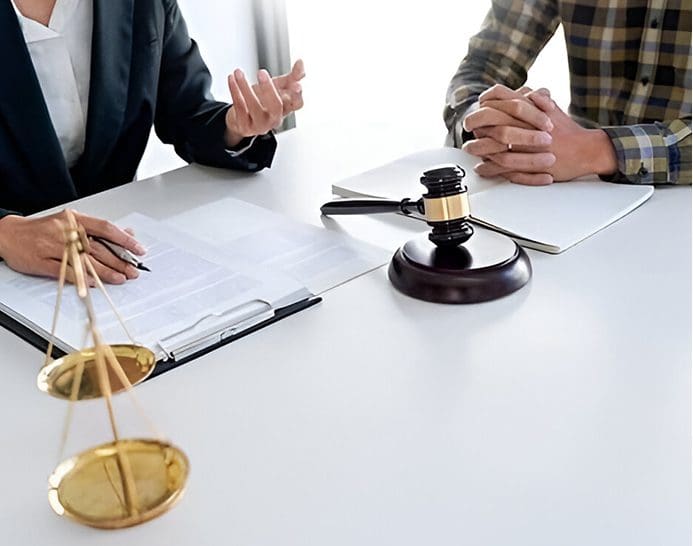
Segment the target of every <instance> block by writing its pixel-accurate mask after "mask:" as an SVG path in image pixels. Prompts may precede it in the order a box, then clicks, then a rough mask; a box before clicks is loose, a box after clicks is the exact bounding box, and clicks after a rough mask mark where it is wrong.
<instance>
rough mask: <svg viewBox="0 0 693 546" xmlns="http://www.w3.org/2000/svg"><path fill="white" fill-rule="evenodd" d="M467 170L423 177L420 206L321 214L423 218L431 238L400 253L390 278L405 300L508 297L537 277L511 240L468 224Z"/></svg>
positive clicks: (340, 208)
mask: <svg viewBox="0 0 693 546" xmlns="http://www.w3.org/2000/svg"><path fill="white" fill-rule="evenodd" d="M464 176H465V172H464V169H462V167H460V166H458V165H443V166H439V167H435V168H433V169H431V170H428V171H426V172H424V173H423V176H422V177H421V180H420V181H421V183H422V184H423V185H424V186H425V187H426V190H427V193H425V194H423V196H422V197H421V198H420V199H418V200H417V201H413V200H411V199H402V200H401V201H397V200H390V199H337V200H335V201H331V202H329V203H326V204H325V205H323V206H322V207H321V208H320V211H321V212H322V213H323V214H324V215H326V216H331V215H337V214H376V213H385V212H397V213H402V214H405V215H411V214H414V213H418V214H420V215H422V216H423V217H424V218H425V219H426V223H427V224H428V225H429V226H431V228H432V229H431V231H430V233H429V234H428V236H427V237H419V238H416V239H412V240H411V241H409V242H407V243H405V244H404V246H402V247H401V248H399V249H398V250H397V252H395V255H394V256H393V257H392V261H391V262H390V268H389V270H388V276H389V278H390V281H391V282H392V284H393V285H394V286H395V287H396V288H397V289H398V290H400V291H401V292H403V293H404V294H407V295H409V296H412V297H414V298H417V299H421V300H426V301H431V302H438V303H477V302H482V301H488V300H493V299H497V298H500V297H503V296H505V295H507V294H510V293H512V292H514V291H516V290H518V289H520V288H522V287H523V286H524V285H525V284H527V282H528V281H529V279H530V277H531V276H532V266H531V264H530V261H529V257H528V256H527V254H526V253H525V251H524V250H523V249H522V248H520V247H519V246H518V245H517V243H515V242H514V241H513V240H512V239H510V238H509V237H507V236H505V235H502V234H500V233H496V232H493V231H489V230H486V229H479V230H475V229H474V228H473V227H472V226H471V224H470V223H469V219H470V205H469V195H468V192H467V187H466V186H462V179H463V178H464Z"/></svg>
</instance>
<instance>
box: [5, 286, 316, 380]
mask: <svg viewBox="0 0 693 546" xmlns="http://www.w3.org/2000/svg"><path fill="white" fill-rule="evenodd" d="M321 301H322V298H321V297H319V296H311V297H309V298H306V299H303V300H300V301H297V302H294V303H291V304H289V305H286V306H283V307H279V308H277V309H272V313H271V315H270V314H265V315H263V316H262V318H261V319H260V320H255V321H247V320H245V321H240V323H239V322H235V323H233V322H231V323H228V324H226V325H224V326H223V327H220V328H219V329H218V332H217V333H218V334H219V337H218V339H214V338H213V337H212V338H210V339H208V340H207V341H206V342H205V341H202V340H201V342H200V343H198V344H197V345H196V347H195V348H194V350H188V351H184V352H180V353H178V351H176V353H174V354H170V355H168V358H164V359H159V360H157V363H156V367H155V368H154V372H153V373H152V374H151V376H150V377H149V378H148V379H151V378H152V377H156V376H158V375H161V374H162V373H165V372H167V371H169V370H172V369H174V368H177V367H178V366H181V365H182V364H186V363H188V362H190V361H192V360H195V359H196V358H198V357H200V356H202V355H205V354H207V353H209V352H211V351H214V350H215V349H217V348H219V347H223V346H224V345H228V344H229V343H232V342H233V341H236V340H237V339H240V338H242V337H245V336H247V335H249V334H252V333H254V332H257V331H258V330H261V329H262V328H265V327H266V326H269V325H270V324H274V323H275V322H278V321H280V320H282V319H284V318H286V317H290V316H291V315H294V314H296V313H298V312H299V311H303V310H304V309H307V308H309V307H312V306H314V305H316V304H318V303H320V302H321ZM243 322H245V323H246V324H245V325H244V324H242V323H243ZM0 326H2V327H3V328H5V329H6V330H8V331H10V332H12V333H13V334H15V335H16V336H18V337H20V338H22V339H23V340H24V341H26V342H27V343H29V344H30V345H32V346H33V347H36V348H37V349H38V350H39V351H42V352H44V353H45V352H46V350H47V349H48V340H47V339H45V338H44V337H43V336H41V335H40V334H38V333H37V332H34V331H33V330H31V329H30V328H28V327H27V326H25V325H23V324H22V323H20V322H19V321H17V320H15V319H14V318H12V317H10V316H9V315H7V314H6V313H4V312H2V311H0ZM208 337H209V336H208ZM65 354H66V353H65V351H63V350H62V349H60V348H58V347H55V346H54V347H53V352H52V356H53V358H60V357H62V356H65Z"/></svg>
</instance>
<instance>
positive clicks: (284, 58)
mask: <svg viewBox="0 0 693 546" xmlns="http://www.w3.org/2000/svg"><path fill="white" fill-rule="evenodd" d="M253 22H254V25H255V36H256V39H257V57H258V67H259V68H265V69H266V70H268V71H269V73H270V74H272V75H273V76H276V75H279V74H285V73H287V72H288V71H289V70H291V54H290V51H289V25H288V20H287V17H286V4H285V2H284V0H254V1H253ZM293 127H296V118H295V117H294V115H293V114H291V115H289V116H287V117H286V119H285V120H284V123H283V124H282V126H281V127H280V128H279V130H280V131H283V130H286V129H291V128H293Z"/></svg>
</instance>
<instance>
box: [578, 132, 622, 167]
mask: <svg viewBox="0 0 693 546" xmlns="http://www.w3.org/2000/svg"><path fill="white" fill-rule="evenodd" d="M587 131H588V132H587V135H588V139H587V141H588V143H589V146H588V148H587V150H586V153H585V156H584V157H585V160H586V162H587V164H588V165H589V172H590V174H597V175H599V176H610V175H613V174H615V173H616V171H618V158H617V157H616V149H615V148H614V145H613V143H612V142H611V139H610V138H609V135H607V134H606V132H605V131H602V130H601V129H588V130H587Z"/></svg>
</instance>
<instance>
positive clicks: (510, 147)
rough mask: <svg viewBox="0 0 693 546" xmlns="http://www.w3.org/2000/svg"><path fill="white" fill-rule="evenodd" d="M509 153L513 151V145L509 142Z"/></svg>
mask: <svg viewBox="0 0 693 546" xmlns="http://www.w3.org/2000/svg"><path fill="white" fill-rule="evenodd" d="M508 151H509V152H512V151H513V145H512V144H511V143H510V142H508Z"/></svg>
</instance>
